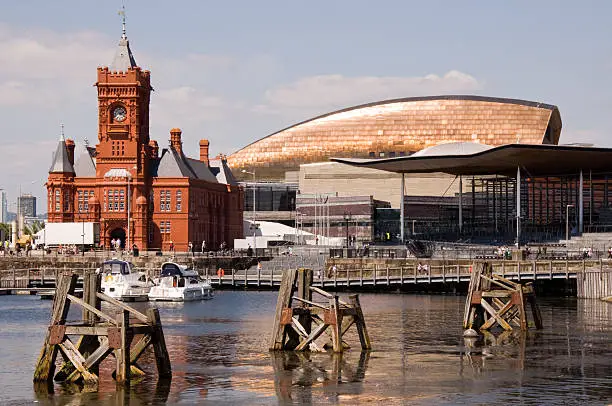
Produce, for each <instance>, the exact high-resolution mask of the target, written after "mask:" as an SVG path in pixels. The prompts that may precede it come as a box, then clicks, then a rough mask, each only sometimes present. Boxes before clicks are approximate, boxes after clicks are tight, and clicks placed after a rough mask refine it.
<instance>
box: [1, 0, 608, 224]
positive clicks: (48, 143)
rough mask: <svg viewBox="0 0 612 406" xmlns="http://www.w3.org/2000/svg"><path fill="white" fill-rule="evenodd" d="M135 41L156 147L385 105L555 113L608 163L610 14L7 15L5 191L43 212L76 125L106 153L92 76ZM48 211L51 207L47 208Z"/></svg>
mask: <svg viewBox="0 0 612 406" xmlns="http://www.w3.org/2000/svg"><path fill="white" fill-rule="evenodd" d="M123 4H125V7H126V15H127V35H128V38H129V40H130V45H131V49H132V52H133V53H134V56H135V59H136V62H137V63H138V65H139V66H141V67H142V68H143V69H149V70H150V71H151V78H152V84H153V87H154V89H155V91H154V92H153V94H152V96H151V110H150V114H151V116H150V125H151V128H150V136H151V138H152V139H156V140H157V141H158V142H159V145H160V147H164V146H166V145H167V143H168V141H167V140H168V139H169V130H170V128H172V127H180V128H181V129H182V130H183V145H184V150H185V151H186V153H187V154H188V155H191V156H197V155H198V140H200V139H202V138H207V139H209V140H210V144H211V145H210V148H211V154H213V155H216V154H217V153H225V154H228V155H229V154H231V153H232V152H234V151H236V150H238V149H240V148H241V147H243V146H245V145H247V144H249V143H251V142H253V141H255V140H257V139H259V138H262V137H264V136H266V135H268V134H270V133H273V132H275V131H278V130H280V129H282V128H285V127H287V126H290V125H292V124H295V123H297V122H300V121H304V120H307V119H309V118H312V117H314V116H316V115H319V114H323V113H326V112H329V111H332V110H336V109H340V108H345V107H349V106H353V105H357V104H361V103H367V102H372V101H377V100H384V99H389V98H400V97H410V96H425V95H440V94H476V95H486V96H494V97H509V98H517V99H524V100H531V101H539V102H544V103H549V104H553V105H556V106H558V107H559V110H560V112H561V118H562V121H563V130H562V133H561V141H560V142H561V143H573V142H585V143H593V144H595V145H597V146H601V147H612V138H611V137H610V136H609V135H610V134H612V131H611V130H612V124H611V123H612V120H611V119H610V116H611V115H610V113H609V112H611V111H612V97H611V96H610V89H612V43H611V39H612V24H610V23H609V16H610V15H612V2H609V1H588V0H584V1H580V2H577V1H563V0H557V1H548V0H539V1H537V2H536V1H521V0H517V1H512V2H501V1H490V0H489V1H470V0H464V1H460V2H457V1H450V0H448V1H437V0H428V1H409V0H403V1H392V0H381V1H377V2H374V1H371V0H369V1H362V0H350V1H348V0H347V1H345V0H336V1H329V0H328V1H320V0H309V1H303V2H298V1H287V0H285V1H267V0H260V1H247V0H244V1H232V0H225V1H207V0H174V1H172V2H169V1H157V0H124V1H123V2H122V1H121V0H107V1H103V2H100V1H83V0H54V1H48V0H27V1H26V0H24V1H14V0H11V1H9V0H0V10H1V13H0V137H1V143H0V151H2V154H1V157H0V188H3V189H5V190H6V192H7V194H8V200H9V203H10V206H9V209H10V210H12V211H15V202H16V198H17V195H18V190H19V189H21V190H22V192H24V193H26V192H27V193H33V194H34V195H36V196H38V197H39V202H38V210H39V212H40V211H42V212H44V211H45V205H46V199H45V189H44V183H45V181H46V179H47V172H48V168H49V165H50V164H51V156H52V153H53V151H54V150H55V147H56V145H57V141H58V139H59V135H60V123H64V126H65V130H64V131H65V135H66V137H68V138H72V139H74V140H75V142H76V143H77V148H79V146H80V145H82V144H83V140H84V139H87V140H89V142H90V143H91V144H95V143H96V142H97V112H96V108H97V104H96V103H97V99H96V89H95V87H93V84H94V82H95V80H96V68H97V67H98V66H107V65H110V63H111V62H112V59H113V55H114V53H115V49H116V47H117V43H118V41H119V38H120V36H121V17H120V16H119V15H118V13H117V12H118V10H119V9H120V8H121V6H122V5H123ZM41 199H42V200H41Z"/></svg>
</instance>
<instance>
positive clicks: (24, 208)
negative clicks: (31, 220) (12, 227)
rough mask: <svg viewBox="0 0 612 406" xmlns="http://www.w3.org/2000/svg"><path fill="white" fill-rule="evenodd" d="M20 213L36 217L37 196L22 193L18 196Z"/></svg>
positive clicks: (24, 215)
mask: <svg viewBox="0 0 612 406" xmlns="http://www.w3.org/2000/svg"><path fill="white" fill-rule="evenodd" d="M17 206H18V207H19V215H21V216H23V217H36V196H32V195H31V194H22V195H21V196H19V197H18V198H17Z"/></svg>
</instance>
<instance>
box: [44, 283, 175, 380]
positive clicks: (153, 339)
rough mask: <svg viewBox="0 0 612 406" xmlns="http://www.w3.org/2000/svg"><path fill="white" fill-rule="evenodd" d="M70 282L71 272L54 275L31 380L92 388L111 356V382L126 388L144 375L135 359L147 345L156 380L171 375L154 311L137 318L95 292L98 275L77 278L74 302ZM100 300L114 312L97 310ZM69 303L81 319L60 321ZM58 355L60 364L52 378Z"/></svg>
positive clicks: (155, 311) (120, 304)
mask: <svg viewBox="0 0 612 406" xmlns="http://www.w3.org/2000/svg"><path fill="white" fill-rule="evenodd" d="M76 282H77V275H75V274H73V273H70V272H66V273H62V274H61V275H60V276H59V282H58V285H57V293H56V295H55V299H54V301H53V307H52V313H51V322H50V325H49V330H48V332H47V335H46V338H45V342H44V344H43V347H42V350H41V353H40V356H39V358H38V362H37V365H36V370H35V372H34V382H37V383H48V384H50V383H51V382H52V380H53V379H55V380H56V381H60V382H66V383H76V382H83V383H85V384H87V385H92V384H93V385H96V384H97V383H98V381H99V376H98V374H99V365H100V363H101V362H102V361H103V360H104V359H105V358H106V357H107V356H108V355H111V354H112V355H114V357H115V359H116V370H115V372H114V373H113V375H114V377H115V380H116V381H117V383H122V384H127V383H129V381H130V378H131V376H133V375H144V372H143V371H142V370H141V369H140V367H139V366H138V364H137V361H138V359H139V358H140V356H141V355H142V354H143V353H144V351H145V350H146V349H147V348H148V347H149V346H153V350H154V352H155V359H156V361H157V371H158V374H159V377H160V378H169V377H171V375H172V370H171V366H170V358H169V356H168V351H167V349H166V344H165V340H164V333H163V329H162V324H161V321H160V317H159V311H158V310H157V309H149V310H148V311H147V314H143V313H141V312H139V311H137V310H135V309H133V308H131V307H129V306H128V305H126V304H124V303H121V302H119V301H117V300H115V299H113V298H111V297H109V296H107V295H105V294H103V293H101V292H100V283H101V275H96V274H94V273H93V272H86V273H85V274H84V275H83V298H82V299H79V298H77V297H76V296H75V288H76ZM101 302H105V303H106V305H108V306H109V307H110V309H111V312H112V311H114V312H115V313H114V314H113V313H109V311H108V310H107V311H106V312H102V311H101ZM71 304H75V305H78V306H80V307H81V309H82V320H79V321H75V322H71V321H69V320H67V319H66V318H67V315H68V311H69V309H70V305H71ZM75 337H77V338H76V339H75ZM58 352H59V354H61V355H62V357H63V358H64V361H65V363H64V366H63V367H62V368H61V370H60V371H59V372H58V373H57V374H55V362H56V358H57V354H58ZM54 375H55V376H54Z"/></svg>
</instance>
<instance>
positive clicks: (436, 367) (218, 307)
mask: <svg viewBox="0 0 612 406" xmlns="http://www.w3.org/2000/svg"><path fill="white" fill-rule="evenodd" d="M276 299H277V292H250V291H244V292H243V291H240V292H238V291H236V292H229V291H221V292H219V294H218V296H217V297H215V299H214V300H211V301H208V302H202V303H186V304H184V305H175V304H172V305H167V306H165V305H160V306H159V307H160V313H161V317H162V323H163V327H164V333H165V337H166V344H167V346H168V351H169V353H170V359H171V362H172V371H173V377H172V383H171V384H168V385H167V386H166V387H163V386H162V387H159V386H158V385H159V384H160V383H158V382H157V380H158V378H157V373H156V367H155V357H154V354H153V353H152V351H149V350H147V352H146V353H145V354H143V357H142V358H141V359H140V362H139V365H140V366H141V367H142V368H143V370H144V371H145V372H146V375H145V376H144V378H143V379H142V381H141V382H139V383H133V384H132V386H131V388H129V389H123V388H121V387H120V388H119V389H117V386H116V385H115V382H114V381H113V380H112V378H111V377H110V375H111V373H112V371H113V370H114V369H115V360H114V358H112V356H111V357H109V358H107V360H105V362H104V363H102V365H100V375H101V377H102V380H101V381H100V384H99V392H98V393H87V392H86V391H83V389H81V388H78V387H77V388H74V387H68V386H65V385H56V386H55V389H54V390H52V391H51V392H54V393H52V394H49V388H43V390H42V392H38V393H37V394H34V393H33V391H32V383H31V382H32V372H33V366H34V365H35V363H36V358H37V355H38V354H39V352H40V348H41V347H40V346H41V343H42V342H43V341H44V337H45V334H46V331H47V330H46V326H47V324H48V321H49V313H50V308H49V307H50V304H49V302H41V301H40V300H37V299H36V298H33V297H17V296H15V297H3V298H1V299H0V359H2V360H3V368H2V369H0V388H1V390H0V404H6V403H9V404H12V403H11V402H13V403H15V402H18V403H19V404H23V403H27V402H32V401H33V400H37V401H38V402H39V403H41V404H46V405H67V404H86V405H88V406H89V405H92V406H93V405H112V404H115V403H119V404H121V403H122V402H123V403H124V404H125V403H127V400H126V399H129V403H130V404H155V403H160V404H161V403H163V402H167V403H168V404H247V405H250V404H265V405H268V404H272V405H275V404H279V403H281V404H286V403H295V404H299V403H304V404H309V403H310V404H326V403H331V404H336V403H342V404H360V403H370V404H385V405H387V404H427V405H429V404H435V405H439V404H449V405H455V404H504V403H517V402H518V403H523V404H568V403H584V404H593V403H595V404H608V403H610V399H612V363H611V362H610V359H612V346H610V342H611V340H610V337H611V334H612V305H609V304H606V303H603V302H601V303H600V302H597V301H582V300H576V299H571V298H556V299H555V298H545V299H542V301H541V303H539V305H540V307H541V311H542V317H543V320H544V330H539V331H536V330H530V331H528V332H527V334H524V335H521V333H518V332H517V333H512V334H501V335H496V336H483V337H481V338H480V339H479V340H475V342H465V341H464V340H463V338H462V333H463V329H462V326H461V319H462V316H463V305H464V303H465V298H464V297H458V296H433V295H432V296H421V295H402V294H364V295H362V296H361V297H360V299H361V304H362V306H363V308H364V310H365V317H366V322H367V325H368V333H369V334H370V337H371V338H372V341H373V346H374V349H373V351H372V352H371V353H361V352H360V351H357V350H356V349H352V350H350V351H347V352H345V353H344V354H342V355H333V354H327V353H324V354H308V353H306V354H297V353H291V352H287V353H274V354H271V353H270V352H269V351H268V345H269V333H270V331H271V328H272V323H273V313H274V309H275V306H276ZM150 305H151V304H147V303H135V306H136V307H137V308H138V309H139V310H141V311H145V310H146V307H147V306H150ZM606 306H611V307H606ZM71 317H72V319H75V318H76V317H80V313H79V314H76V313H75V314H74V315H72V316H71ZM353 340H354V342H358V338H357V337H356V336H353V337H351V336H349V337H347V341H349V342H353Z"/></svg>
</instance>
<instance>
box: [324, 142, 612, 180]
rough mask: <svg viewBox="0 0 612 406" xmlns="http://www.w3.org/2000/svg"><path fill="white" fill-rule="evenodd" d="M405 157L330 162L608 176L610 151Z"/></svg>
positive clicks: (512, 150)
mask: <svg viewBox="0 0 612 406" xmlns="http://www.w3.org/2000/svg"><path fill="white" fill-rule="evenodd" d="M448 152H449V153H448V154H445V155H444V154H440V155H424V156H415V155H416V154H415V155H412V156H406V157H400V158H383V159H358V158H332V159H331V160H332V161H334V162H339V163H343V164H347V165H352V166H357V167H363V168H371V169H380V170H383V171H388V172H397V173H430V172H443V173H448V174H452V175H505V176H513V175H515V174H516V169H517V167H520V168H521V170H524V171H525V172H526V174H527V175H528V176H559V175H569V174H573V175H575V174H577V173H578V172H580V171H581V170H582V171H589V170H591V171H594V172H608V171H610V162H612V149H611V148H593V147H572V146H560V145H525V144H509V145H502V146H499V147H495V148H489V149H485V150H482V151H474V152H470V153H459V154H457V153H453V152H452V151H448Z"/></svg>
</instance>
